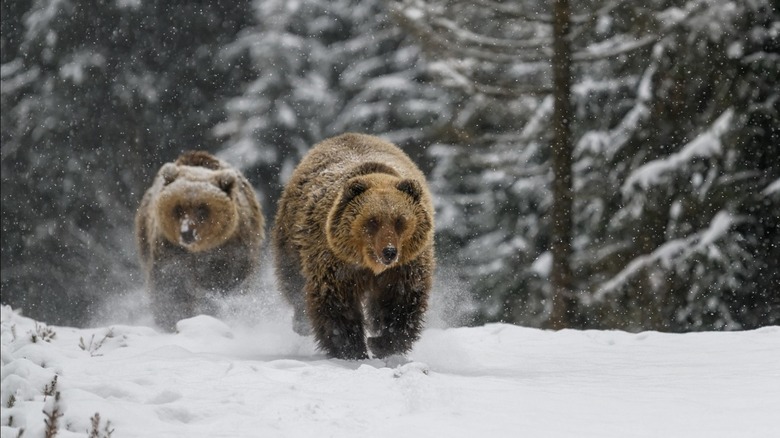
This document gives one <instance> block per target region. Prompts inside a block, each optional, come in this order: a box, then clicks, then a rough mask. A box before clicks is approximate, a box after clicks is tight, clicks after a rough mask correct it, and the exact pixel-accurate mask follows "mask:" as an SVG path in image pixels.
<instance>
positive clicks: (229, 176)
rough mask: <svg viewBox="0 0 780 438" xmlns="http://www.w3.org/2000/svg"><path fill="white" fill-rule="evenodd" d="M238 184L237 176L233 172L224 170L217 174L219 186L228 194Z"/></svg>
mask: <svg viewBox="0 0 780 438" xmlns="http://www.w3.org/2000/svg"><path fill="white" fill-rule="evenodd" d="M235 185H236V176H235V175H234V174H233V173H232V172H222V173H220V174H219V175H218V176H217V187H219V188H220V189H221V190H222V191H223V192H225V193H227V194H228V195H229V194H230V193H231V192H232V191H233V187H235Z"/></svg>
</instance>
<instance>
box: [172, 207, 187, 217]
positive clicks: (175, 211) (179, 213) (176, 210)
mask: <svg viewBox="0 0 780 438" xmlns="http://www.w3.org/2000/svg"><path fill="white" fill-rule="evenodd" d="M182 216H184V209H183V208H181V206H180V205H177V206H176V207H173V217H174V218H176V219H181V217H182Z"/></svg>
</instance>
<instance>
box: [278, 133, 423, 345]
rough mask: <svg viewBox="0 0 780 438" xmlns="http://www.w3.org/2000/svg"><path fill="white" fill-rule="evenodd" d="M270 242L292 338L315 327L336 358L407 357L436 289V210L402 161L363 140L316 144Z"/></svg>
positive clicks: (283, 203)
mask: <svg viewBox="0 0 780 438" xmlns="http://www.w3.org/2000/svg"><path fill="white" fill-rule="evenodd" d="M272 238H273V246H274V250H275V252H276V258H275V259H276V273H277V277H278V279H279V282H280V287H281V289H282V292H283V294H284V295H285V297H286V298H287V299H288V301H290V303H291V304H292V305H293V307H294V309H295V329H296V331H298V332H299V333H306V332H308V331H309V330H310V325H311V326H313V329H314V334H315V337H316V338H317V342H318V343H319V346H320V348H322V349H323V350H325V351H326V352H327V353H328V354H329V355H330V356H333V357H339V358H346V359H360V358H365V357H368V355H367V350H366V347H367V344H368V347H369V348H370V350H371V352H372V353H373V354H374V356H377V357H385V356H388V355H391V354H397V353H398V354H402V353H406V352H408V351H409V350H410V349H411V347H412V345H413V343H414V341H416V340H417V338H418V337H419V335H420V331H421V329H422V323H423V314H424V312H425V310H426V308H427V303H428V294H429V292H430V289H431V285H432V278H433V270H434V265H435V260H434V252H433V204H432V202H431V197H430V194H429V192H428V189H427V186H426V183H425V177H424V175H423V174H422V172H420V170H419V169H418V168H417V166H415V164H414V163H413V162H412V161H411V160H410V159H409V157H408V156H407V155H406V154H404V153H403V151H401V150H400V149H399V148H397V147H396V146H394V145H393V144H391V143H388V142H386V141H383V140H381V139H379V138H377V137H372V136H368V135H361V134H344V135H341V136H338V137H334V138H331V139H328V140H325V141H323V142H322V143H319V144H318V145H316V146H315V147H314V148H313V149H312V150H311V151H310V152H309V153H308V154H307V155H306V157H304V159H303V161H302V162H301V163H300V165H299V166H298V167H297V168H296V170H295V172H294V173H293V175H292V178H291V179H290V181H289V183H288V184H287V186H286V187H285V190H284V192H283V194H282V197H281V199H280V201H279V209H278V212H277V216H276V221H275V225H274V230H273V236H272ZM364 304H365V308H366V314H365V315H364V312H363V306H364ZM365 325H367V328H368V329H369V331H370V332H371V333H370V337H369V338H368V340H366V339H365V336H364V327H365Z"/></svg>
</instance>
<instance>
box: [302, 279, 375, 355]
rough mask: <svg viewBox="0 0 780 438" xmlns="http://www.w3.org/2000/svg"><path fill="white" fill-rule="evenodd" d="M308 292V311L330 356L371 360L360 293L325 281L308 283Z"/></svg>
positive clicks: (322, 347) (318, 339)
mask: <svg viewBox="0 0 780 438" xmlns="http://www.w3.org/2000/svg"><path fill="white" fill-rule="evenodd" d="M306 291H307V305H308V309H307V311H308V314H309V316H310V317H311V323H312V326H313V329H314V336H315V338H316V339H317V343H318V344H319V346H320V348H321V349H322V350H324V351H325V352H326V353H327V354H328V356H330V357H335V358H339V359H349V360H359V359H367V358H368V354H367V352H366V341H365V336H364V331H363V312H362V311H361V304H360V297H359V294H357V293H356V291H355V290H350V289H348V288H346V287H344V285H340V287H339V286H337V285H334V284H333V283H330V282H327V281H324V280H320V281H315V282H310V283H308V284H307V286H306Z"/></svg>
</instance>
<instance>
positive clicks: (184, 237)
mask: <svg viewBox="0 0 780 438" xmlns="http://www.w3.org/2000/svg"><path fill="white" fill-rule="evenodd" d="M181 241H182V242H184V243H186V244H190V243H192V242H194V241H195V232H194V231H193V230H192V229H188V230H183V231H182V232H181Z"/></svg>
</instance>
